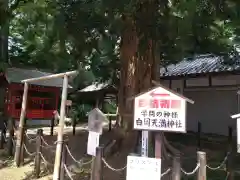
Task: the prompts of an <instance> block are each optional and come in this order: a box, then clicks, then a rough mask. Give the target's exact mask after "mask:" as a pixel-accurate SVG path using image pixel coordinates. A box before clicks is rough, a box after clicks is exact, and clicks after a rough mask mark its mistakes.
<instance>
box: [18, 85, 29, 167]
mask: <svg viewBox="0 0 240 180" xmlns="http://www.w3.org/2000/svg"><path fill="white" fill-rule="evenodd" d="M27 95H28V83H27V82H25V83H24V91H23V99H22V109H21V115H20V122H19V130H18V131H19V133H18V135H17V142H16V151H15V163H16V166H17V167H19V166H20V160H21V150H22V146H23V134H24V119H25V114H26V108H27Z"/></svg>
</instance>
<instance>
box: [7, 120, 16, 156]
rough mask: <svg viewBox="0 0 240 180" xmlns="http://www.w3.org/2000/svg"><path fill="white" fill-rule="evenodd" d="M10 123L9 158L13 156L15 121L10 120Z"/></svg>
mask: <svg viewBox="0 0 240 180" xmlns="http://www.w3.org/2000/svg"><path fill="white" fill-rule="evenodd" d="M8 121H9V123H8V131H9V139H8V142H7V149H8V150H7V151H8V155H9V156H13V143H14V142H13V141H14V126H15V120H14V119H13V118H9V120H8Z"/></svg>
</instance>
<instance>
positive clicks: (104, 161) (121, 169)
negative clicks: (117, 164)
mask: <svg viewBox="0 0 240 180" xmlns="http://www.w3.org/2000/svg"><path fill="white" fill-rule="evenodd" d="M102 161H103V163H104V164H105V165H106V166H107V167H108V168H109V169H111V170H112V171H123V170H124V169H126V167H127V165H126V166H124V167H123V168H120V169H115V168H113V167H111V166H110V165H109V164H108V163H107V162H106V160H105V159H104V158H102Z"/></svg>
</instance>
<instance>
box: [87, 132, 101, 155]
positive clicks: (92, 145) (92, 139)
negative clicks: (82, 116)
mask: <svg viewBox="0 0 240 180" xmlns="http://www.w3.org/2000/svg"><path fill="white" fill-rule="evenodd" d="M99 136H100V134H99V133H97V132H93V131H89V134H88V144H87V154H89V155H91V156H96V148H97V147H98V146H99Z"/></svg>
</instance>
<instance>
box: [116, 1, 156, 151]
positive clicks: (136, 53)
mask: <svg viewBox="0 0 240 180" xmlns="http://www.w3.org/2000/svg"><path fill="white" fill-rule="evenodd" d="M156 2H157V1H151V0H149V1H146V2H145V3H141V4H140V5H139V9H138V12H137V14H138V18H139V19H141V21H137V20H135V19H133V18H132V17H129V16H125V17H123V21H124V24H125V28H124V30H123V32H122V36H121V47H120V66H121V69H120V70H121V76H120V87H119V97H118V99H119V113H120V116H121V121H122V123H121V124H122V127H123V128H122V131H121V133H120V136H121V137H122V139H123V138H124V142H125V143H127V144H132V145H136V144H134V143H133V142H134V141H135V142H137V133H136V131H134V132H133V131H132V130H133V103H134V102H133V99H132V98H133V97H134V96H136V95H137V94H138V93H140V92H142V91H145V90H147V89H149V88H150V87H152V83H151V82H152V80H153V79H156V70H157V69H156V61H155V54H154V49H155V47H156V45H155V43H154V41H153V40H152V37H153V36H152V34H151V32H152V31H153V30H152V29H151V28H153V26H151V23H152V21H153V19H154V17H153V16H154V12H155V8H156V4H155V3H156ZM130 99H132V100H130ZM129 136H131V138H129ZM127 139H129V141H127ZM133 148H134V147H133Z"/></svg>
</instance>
